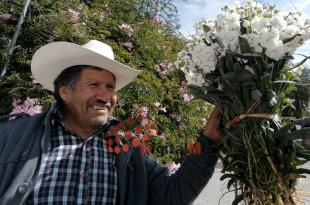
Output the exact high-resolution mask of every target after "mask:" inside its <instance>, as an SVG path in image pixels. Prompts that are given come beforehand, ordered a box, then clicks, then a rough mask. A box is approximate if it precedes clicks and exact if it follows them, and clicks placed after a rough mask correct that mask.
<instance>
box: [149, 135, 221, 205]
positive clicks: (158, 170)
mask: <svg viewBox="0 0 310 205" xmlns="http://www.w3.org/2000/svg"><path fill="white" fill-rule="evenodd" d="M199 141H200V142H201V143H202V146H203V147H205V148H206V147H212V146H216V145H215V144H214V143H213V142H212V141H210V140H207V139H206V138H205V137H204V136H200V138H199ZM217 160H218V156H217V153H216V151H215V150H213V149H205V150H204V151H203V152H201V153H200V154H196V155H189V156H188V157H187V158H186V159H185V161H184V163H183V164H182V166H181V167H180V168H179V170H178V171H177V172H176V173H175V174H173V175H169V172H168V169H167V168H165V167H162V166H160V165H159V164H158V163H157V162H155V161H154V160H152V159H151V158H149V157H146V159H145V164H146V165H145V166H146V172H147V179H148V196H149V197H148V204H149V205H158V204H165V205H175V204H178V205H182V204H190V203H192V202H193V201H194V200H195V198H196V197H197V196H198V195H199V193H200V192H201V191H202V189H203V188H204V187H205V186H206V184H207V183H208V181H209V179H210V178H211V176H212V175H213V172H214V168H215V165H216V163H217Z"/></svg>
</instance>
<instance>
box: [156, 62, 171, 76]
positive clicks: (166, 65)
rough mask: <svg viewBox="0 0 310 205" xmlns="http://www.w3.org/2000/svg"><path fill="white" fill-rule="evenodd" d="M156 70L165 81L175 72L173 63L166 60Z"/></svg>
mask: <svg viewBox="0 0 310 205" xmlns="http://www.w3.org/2000/svg"><path fill="white" fill-rule="evenodd" d="M156 70H157V72H158V73H159V76H160V77H161V78H162V79H163V78H164V76H165V75H166V74H167V73H168V72H169V71H171V70H173V63H172V62H169V61H167V60H165V61H163V62H161V63H159V64H158V65H156Z"/></svg>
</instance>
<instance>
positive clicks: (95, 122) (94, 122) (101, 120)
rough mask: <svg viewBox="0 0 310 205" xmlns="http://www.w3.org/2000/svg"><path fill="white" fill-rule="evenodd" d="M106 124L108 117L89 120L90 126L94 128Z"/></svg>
mask: <svg viewBox="0 0 310 205" xmlns="http://www.w3.org/2000/svg"><path fill="white" fill-rule="evenodd" d="M107 122H108V117H97V118H93V119H91V124H92V125H93V126H94V127H101V126H103V125H105V124H106V123H107Z"/></svg>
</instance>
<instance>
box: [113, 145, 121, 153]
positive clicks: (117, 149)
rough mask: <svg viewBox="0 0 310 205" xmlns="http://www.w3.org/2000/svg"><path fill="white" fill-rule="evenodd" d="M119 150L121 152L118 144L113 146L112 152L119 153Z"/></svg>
mask: <svg viewBox="0 0 310 205" xmlns="http://www.w3.org/2000/svg"><path fill="white" fill-rule="evenodd" d="M120 152H121V149H120V148H119V146H115V147H114V153H115V154H119V153H120Z"/></svg>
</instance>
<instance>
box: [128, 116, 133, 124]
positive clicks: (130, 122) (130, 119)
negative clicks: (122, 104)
mask: <svg viewBox="0 0 310 205" xmlns="http://www.w3.org/2000/svg"><path fill="white" fill-rule="evenodd" d="M127 124H128V125H132V124H133V119H132V117H128V119H127Z"/></svg>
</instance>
